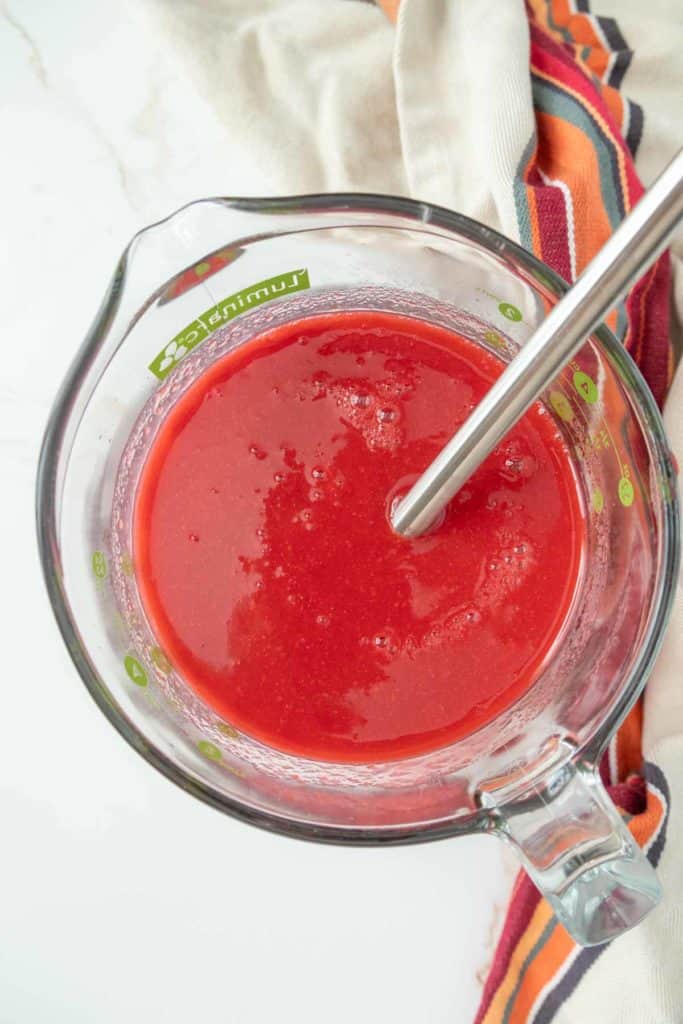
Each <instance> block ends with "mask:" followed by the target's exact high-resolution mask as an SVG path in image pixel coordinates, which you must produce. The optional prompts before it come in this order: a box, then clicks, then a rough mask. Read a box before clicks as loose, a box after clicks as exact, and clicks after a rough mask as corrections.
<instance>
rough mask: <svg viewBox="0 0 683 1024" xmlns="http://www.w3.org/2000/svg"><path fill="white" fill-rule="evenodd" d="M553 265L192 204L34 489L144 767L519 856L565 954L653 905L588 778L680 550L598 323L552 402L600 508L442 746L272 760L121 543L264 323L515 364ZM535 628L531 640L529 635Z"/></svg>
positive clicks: (92, 656) (52, 565) (340, 825)
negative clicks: (477, 723)
mask: <svg viewBox="0 0 683 1024" xmlns="http://www.w3.org/2000/svg"><path fill="white" fill-rule="evenodd" d="M563 287H564V285H563V284H562V282H561V281H560V280H559V279H558V278H557V277H556V276H555V275H554V274H553V273H552V272H551V271H549V270H548V269H547V268H546V267H544V266H543V265H542V264H541V263H539V262H538V261H537V260H535V259H534V258H533V257H531V256H530V255H529V254H528V253H526V252H524V251H523V250H522V249H520V248H519V247H518V246H516V245H514V244H513V243H511V242H509V241H507V240H506V239H504V238H502V237H501V236H500V235H498V234H497V233H495V232H493V231H490V230H489V229H487V228H485V227H483V226H482V225H479V224H477V223H475V222H473V221H470V220H468V219H466V218H464V217H461V216H458V215H457V214H454V213H450V212H449V211H446V210H443V209H439V208H436V207H432V206H429V205H427V204H422V203H416V202H412V201H409V200H404V199H394V198H390V197H380V196H360V195H349V196H320V197H304V198H289V199H276V200H219V199H217V200H205V201H201V202H198V203H194V204H191V205H190V206H188V207H186V208H185V209H183V210H181V211H179V212H178V213H176V214H174V215H173V216H172V217H170V218H169V219H168V220H166V221H164V222H162V223H160V224H158V225H155V226H153V227H151V228H148V229H147V230H145V231H143V232H142V233H141V234H139V235H138V236H136V238H135V239H134V240H133V241H132V243H131V244H130V246H129V247H128V248H127V250H126V252H125V253H124V256H123V258H122V260H121V262H120V263H119V266H118V267H117V269H116V273H115V276H114V280H113V282H112V285H111V287H110V289H109V291H108V292H107V294H106V296H105V299H104V303H103V305H102V308H101V310H100V313H99V314H98V317H97V319H96V321H95V323H94V325H93V327H92V329H91V332H90V334H89V336H88V338H87V339H86V342H85V343H84V346H83V348H82V349H81V351H80V352H79V355H78V357H77V359H76V361H75V363H74V364H73V366H72V368H71V370H70V373H69V375H68V377H67V379H66V381H65V382H64V385H63V386H62V389H61V391H60V394H59V396H58V399H57V402H56V405H55V408H54V410H53V413H52V416H51V419H50V422H49V424H48V428H47V432H46V437H45V443H44V447H43V451H42V455H41V462H40V467H39V473H38V495H37V499H38V529H39V541H40V548H41V555H42V560H43V567H44V572H45V578H46V582H47V587H48V592H49V595H50V599H51V601H52V604H53V608H54V611H55V615H56V617H57V620H58V623H59V626H60V628H61V630H62V633H63V635H64V638H65V640H66V642H67V645H68V647H69V651H70V653H71V655H72V658H73V660H74V662H75V664H76V666H77V668H78V670H79V672H80V674H81V676H82V678H83V680H84V682H85V683H86V685H87V686H88V689H89V690H90V692H91V694H92V695H93V697H94V699H95V700H96V701H97V703H98V705H99V706H100V708H101V709H102V710H103V711H104V713H105V714H106V715H107V717H108V718H109V719H110V721H111V722H112V723H113V724H114V725H115V726H116V727H117V729H118V730H119V731H120V732H121V733H122V735H123V736H124V737H125V738H126V739H127V740H128V741H129V742H130V743H131V745H132V746H134V747H135V749H137V750H138V751H139V752H140V753H141V754H142V755H143V756H144V757H146V758H147V760H148V761H149V762H150V763H151V764H153V765H154V766H155V767H157V768H158V769H160V770H161V771H162V772H164V773H165V774H166V775H167V776H168V777H169V778H171V779H172V780H173V781H175V782H176V783H178V784H179V785H181V786H182V787H183V788H184V789H186V790H187V791H188V792H191V793H193V794H194V795H196V796H198V797H200V798H201V799H203V800H205V801H207V802H208V803H211V804H212V805H213V806H215V807H217V808H219V809H221V810H224V811H226V812H228V813H231V814H233V815H235V816H236V817H238V818H241V819H243V820H245V821H250V822H253V823H255V824H258V825H261V826H263V827H266V828H269V829H273V830H276V831H281V832H284V833H286V834H288V835H294V836H300V837H303V838H309V839H317V840H323V841H324V840H328V841H337V842H349V843H366V844H367V843H384V842H408V841H418V840H427V839H436V838H441V837H445V836H451V835H461V834H466V833H469V832H475V831H485V832H491V833H492V834H494V835H497V836H499V837H501V838H503V839H504V840H505V841H507V842H509V843H510V844H512V845H513V846H514V847H515V848H516V849H517V851H518V852H519V854H520V856H521V859H522V861H523V863H524V865H525V867H526V868H527V870H528V871H529V873H530V875H531V876H532V878H533V879H534V881H535V882H536V883H537V884H538V885H539V887H540V888H541V889H542V891H543V892H544V893H545V895H546V896H547V897H548V899H549V900H550V902H551V903H552V905H553V908H554V910H555V912H556V914H557V915H558V917H559V919H560V920H561V921H562V922H563V923H564V924H565V925H566V927H567V928H568V929H569V930H570V932H571V933H572V935H573V936H574V937H575V938H576V940H577V941H578V942H580V943H583V944H593V943H597V942H602V941H605V940H607V939H609V938H612V937H614V936H615V935H617V934H619V933H620V932H621V931H623V930H625V929H626V928H628V927H631V926H632V925H633V924H635V923H637V922H638V921H639V920H640V919H641V918H642V917H643V916H644V915H645V914H646V913H647V912H648V910H650V909H651V908H652V907H653V906H654V905H656V903H657V901H658V899H659V886H658V883H657V880H656V877H655V875H654V873H653V871H652V868H651V867H650V865H649V863H648V861H647V860H646V858H645V857H644V856H643V855H642V853H641V851H640V850H639V848H638V847H637V845H636V844H635V843H634V841H633V839H632V838H631V835H630V833H629V832H628V830H627V829H626V828H625V827H624V825H623V824H622V822H621V819H620V817H619V814H618V813H617V811H616V810H615V808H614V807H613V805H612V804H611V801H610V800H609V798H608V796H607V794H606V793H605V791H604V790H603V788H602V785H601V783H600V781H599V778H598V775H597V772H596V768H595V766H596V764H597V763H598V760H599V758H600V755H601V753H602V751H603V749H604V748H605V745H606V743H607V742H608V740H609V738H610V736H611V735H612V733H613V732H614V730H615V729H616V727H617V726H618V724H619V722H620V721H621V719H622V718H623V716H624V715H625V713H626V712H627V710H628V709H629V707H630V706H631V704H632V703H633V701H634V700H635V699H636V697H637V695H638V693H639V691H640V689H641V688H642V686H643V684H644V682H645V679H646V677H647V673H648V671H649V669H650V667H651V665H652V662H653V659H654V656H655V654H656V651H657V649H658V646H659V643H660V640H661V637H662V632H663V629H664V626H665V623H666V619H667V616H668V613H669V609H670V605H671V600H672V594H673V586H674V582H675V578H676V572H677V564H678V563H677V560H678V554H679V534H678V530H679V519H678V504H677V497H676V489H675V478H674V472H673V468H672V465H671V459H670V456H669V451H668V446H667V444H666V439H665V437H664V434H663V430H662V425H661V421H660V417H659V414H658V411H657V409H656V406H655V404H654V402H653V400H652V398H651V396H650V394H649V392H648V390H647V388H646V386H645V385H644V383H643V381H642V379H641V377H640V375H639V373H638V371H637V369H636V368H635V366H634V364H633V363H632V362H631V360H630V359H629V357H628V356H627V355H626V354H625V352H624V351H623V349H622V348H621V346H620V345H619V344H618V343H617V342H616V340H615V339H614V338H613V336H612V335H611V334H610V333H609V331H607V330H606V329H604V328H601V329H600V330H599V331H597V332H596V335H595V337H594V338H593V339H591V341H590V342H589V343H587V344H586V346H584V348H583V349H582V350H581V352H580V353H579V354H578V355H577V357H576V359H575V360H574V361H573V362H572V363H571V364H570V366H569V367H567V369H566V370H565V371H564V372H563V373H562V374H561V375H560V377H559V378H558V379H557V380H556V381H555V382H554V384H553V385H552V386H551V388H550V389H549V390H548V392H547V394H546V395H545V401H546V403H547V407H548V411H549V414H550V415H552V416H553V417H555V419H556V422H557V425H558V428H559V429H561V430H562V431H564V433H565V434H566V437H567V440H568V441H569V443H570V445H571V448H572V451H573V453H574V468H575V472H576V476H577V480H578V481H579V485H580V487H581V489H582V492H583V497H584V502H585V505H586V509H587V513H588V516H587V518H588V542H587V553H586V558H585V566H584V571H583V578H582V583H581V586H580V590H579V593H578V596H577V599H576V601H575V604H574V607H573V609H572V611H571V614H570V619H569V622H568V624H567V627H566V628H565V630H564V632H563V634H562V635H561V636H560V637H559V639H558V643H557V645H556V647H555V648H554V650H553V652H552V654H551V657H550V658H549V659H548V661H547V663H546V664H545V666H544V669H543V672H542V674H541V675H540V676H539V678H538V679H537V681H536V683H535V684H534V686H532V687H531V688H530V690H529V691H528V692H527V693H526V694H525V695H524V696H523V697H521V698H520V699H519V700H518V701H517V702H516V704H515V705H513V706H512V707H511V708H509V709H508V710H507V711H505V712H503V713H501V714H500V715H499V716H498V717H497V718H495V719H494V720H493V721H491V722H489V723H488V724H487V725H486V726H484V727H482V728H481V729H479V730H478V731H477V732H475V733H473V734H471V735H470V736H467V737H465V738H463V739H461V740H459V741H458V742H456V743H453V744H451V745H450V746H447V747H444V748H442V749H440V750H438V751H434V752H431V753H429V754H425V755H422V756H420V757H413V758H408V759H405V760H400V761H391V762H386V763H381V764H380V763H372V764H362V765H357V764H356V765H349V764H334V763H324V762H316V761H312V760H307V759H304V758H297V757H294V756H291V755H288V754H284V753H282V752H280V751H277V750H275V749H272V748H270V747H267V746H265V745H264V744H262V743H260V742H257V741H256V740H254V739H252V738H251V737H249V736H247V735H245V734H243V733H240V732H239V731H238V730H237V729H235V727H234V726H233V725H232V723H230V722H226V721H223V720H221V719H220V718H219V717H218V716H217V715H216V714H215V713H213V712H212V711H211V710H210V709H209V708H208V707H207V706H206V705H205V704H204V703H203V702H202V701H201V700H200V699H199V698H198V697H197V696H195V695H194V693H193V692H192V691H191V690H190V689H189V688H188V687H187V686H186V684H185V683H184V681H183V679H182V678H180V677H179V676H178V674H177V673H176V672H175V670H174V667H173V666H172V665H171V664H170V662H169V660H168V658H167V657H166V655H165V653H164V651H163V650H162V649H161V648H160V647H159V645H158V642H157V641H156V639H155V637H154V635H153V634H152V632H151V631H150V629H149V626H148V624H147V622H146V619H145V615H144V612H143V610H142V607H141V604H140V599H139V595H138V591H137V586H136V580H135V573H134V566H133V560H132V553H131V513H132V502H133V497H134V493H135V486H136V481H137V478H138V474H139V472H140V469H141V467H142V464H143V462H144V459H145V456H146V452H147V451H148V449H149V445H150V444H151V442H152V441H153V439H154V436H155V431H156V429H157V427H158V425H159V422H160V421H161V419H162V418H163V415H164V413H165V412H166V410H167V409H168V408H169V407H170V405H171V404H172V403H173V402H174V401H175V400H176V398H177V397H178V396H179V395H180V394H181V393H182V391H183V390H184V389H185V388H186V387H187V386H189V384H190V383H191V382H192V381H193V380H194V379H195V378H196V376H197V374H198V373H199V372H201V370H202V369H203V368H205V367H206V366H208V365H209V364H210V363H211V362H212V361H213V360H214V359H216V358H217V357H218V356H220V355H222V354H223V353H224V352H226V351H227V350H228V349H230V348H231V347H233V346H235V345H239V344H241V343H243V342H244V341H245V340H247V339H249V338H250V337H252V336H253V335H254V334H256V333H260V332H262V331H264V330H266V329H268V328H270V327H272V326H275V325H277V324H279V323H282V322H285V321H287V320H293V319H300V318H302V317H304V316H307V315H313V314H316V313H320V312H329V311H332V310H335V309H343V310H346V309H362V308H372V309H380V310H386V311H395V312H401V313H407V314H409V315H411V316H414V317H415V316H416V317H419V318H423V319H427V320H430V321H432V322H435V323H440V324H443V325H445V326H447V327H452V328H453V329H455V330H457V331H459V332H460V333H462V334H464V335H466V336H467V337H469V338H471V339H472V340H474V341H476V342H477V343H478V344H480V345H482V346H485V347H487V348H489V349H491V350H493V351H495V352H497V353H498V354H499V355H500V356H501V358H503V359H509V358H511V357H512V355H513V354H514V352H515V351H516V349H517V347H518V346H519V345H523V344H524V342H525V340H526V339H527V338H528V337H529V336H530V334H531V333H532V331H533V330H534V328H535V326H536V324H537V323H538V322H539V321H540V319H542V317H543V316H544V315H545V313H546V311H547V309H548V308H550V306H551V304H552V303H553V302H554V301H555V300H556V298H557V296H558V295H559V294H560V293H561V291H562V289H563ZM522 627H523V624H520V628H522Z"/></svg>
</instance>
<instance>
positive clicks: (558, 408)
mask: <svg viewBox="0 0 683 1024" xmlns="http://www.w3.org/2000/svg"><path fill="white" fill-rule="evenodd" d="M550 404H551V406H552V407H553V409H554V410H555V412H556V413H557V415H558V416H559V417H560V419H561V420H564V422H565V423H571V421H572V420H573V419H574V410H573V409H572V404H571V402H570V401H569V399H568V398H567V396H566V395H565V394H563V393H562V391H551V392H550Z"/></svg>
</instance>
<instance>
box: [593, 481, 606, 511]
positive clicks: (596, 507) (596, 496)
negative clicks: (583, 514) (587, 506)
mask: <svg viewBox="0 0 683 1024" xmlns="http://www.w3.org/2000/svg"><path fill="white" fill-rule="evenodd" d="M591 505H592V506H593V511H594V512H602V510H603V508H604V507H605V497H604V495H603V493H602V491H601V490H600V488H599V487H596V488H595V490H594V491H593V493H592V494H591Z"/></svg>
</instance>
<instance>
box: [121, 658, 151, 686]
mask: <svg viewBox="0 0 683 1024" xmlns="http://www.w3.org/2000/svg"><path fill="white" fill-rule="evenodd" d="M123 665H124V668H125V670H126V672H127V673H128V677H129V678H130V680H131V681H132V682H134V683H135V685H136V686H147V673H146V672H145V670H144V668H143V667H142V665H141V664H140V662H139V661H138V660H137V658H134V657H133V655H132V654H128V655H126V657H125V659H124V662H123Z"/></svg>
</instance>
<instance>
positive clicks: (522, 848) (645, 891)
mask: <svg viewBox="0 0 683 1024" xmlns="http://www.w3.org/2000/svg"><path fill="white" fill-rule="evenodd" d="M501 815H502V816H501V818H500V820H499V825H498V832H499V834H501V835H502V837H503V838H504V839H505V840H507V841H508V842H509V843H510V844H511V845H513V846H514V847H515V848H516V850H517V852H518V854H519V856H520V857H521V859H522V862H523V864H524V867H525V868H526V870H527V872H528V874H529V875H530V877H531V878H532V880H533V881H534V882H535V884H536V885H537V886H538V888H539V889H540V890H541V892H542V893H543V895H544V896H545V898H546V899H547V900H548V902H549V903H550V905H551V906H552V908H553V910H554V912H555V916H556V917H557V919H558V920H559V921H560V922H561V923H562V924H563V925H564V926H565V928H566V929H567V931H568V932H569V934H570V935H571V936H572V938H573V939H574V940H575V941H576V942H578V943H579V944H580V945H582V946H595V945H598V944H599V943H601V942H607V941H609V940H610V939H613V938H616V936H618V935H621V934H622V932H625V931H627V930H628V929H629V928H632V927H633V926H634V925H636V924H638V922H639V921H642V919H643V918H644V917H645V916H646V914H648V913H649V912H650V911H651V910H653V909H654V907H656V906H657V904H658V903H659V900H660V899H661V895H662V890H661V887H660V884H659V881H658V879H657V876H656V874H655V872H654V869H653V868H652V866H651V864H650V862H649V861H648V860H647V858H646V857H645V856H644V854H643V852H642V851H641V849H640V847H639V846H638V844H637V843H636V842H635V840H634V839H633V836H632V835H631V833H630V832H629V831H628V829H627V828H626V826H625V825H624V823H623V821H622V819H621V817H620V815H619V812H618V811H617V809H616V808H615V806H614V804H613V803H612V801H611V800H610V798H609V795H608V794H607V792H606V790H605V788H604V787H603V785H602V783H601V781H600V779H599V777H598V774H597V771H596V770H595V768H594V767H592V766H588V767H587V766H585V765H582V764H578V765H575V764H571V763H570V764H568V765H565V766H563V767H562V768H561V769H560V770H558V771H556V772H555V773H554V774H553V775H552V776H551V777H550V778H549V779H545V780H544V781H543V783H542V784H538V785H537V786H535V787H534V789H533V790H532V791H531V792H529V793H527V794H526V795H525V797H524V799H523V800H519V801H516V802H515V803H513V804H507V805H506V806H504V807H502V808H501Z"/></svg>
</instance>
